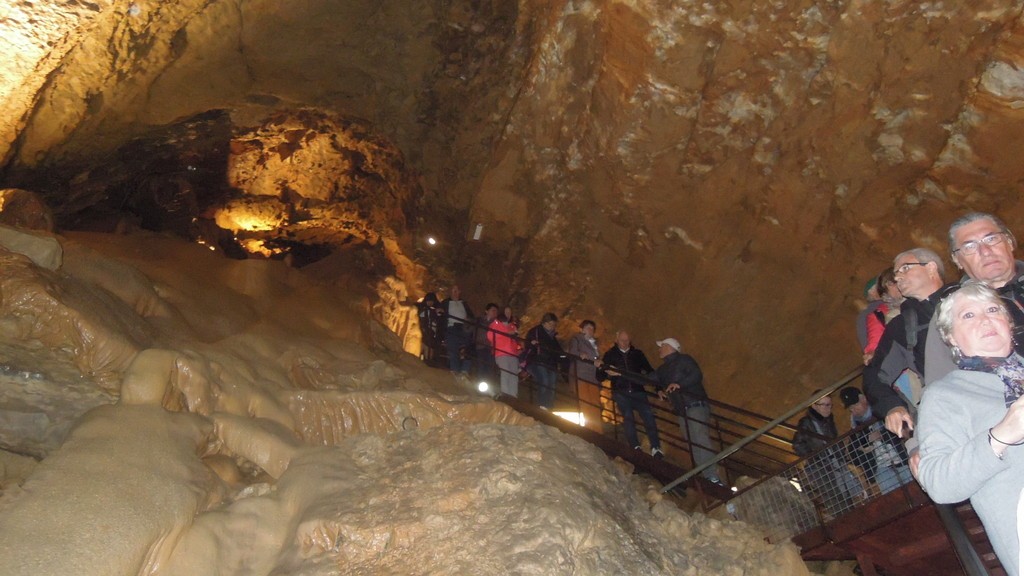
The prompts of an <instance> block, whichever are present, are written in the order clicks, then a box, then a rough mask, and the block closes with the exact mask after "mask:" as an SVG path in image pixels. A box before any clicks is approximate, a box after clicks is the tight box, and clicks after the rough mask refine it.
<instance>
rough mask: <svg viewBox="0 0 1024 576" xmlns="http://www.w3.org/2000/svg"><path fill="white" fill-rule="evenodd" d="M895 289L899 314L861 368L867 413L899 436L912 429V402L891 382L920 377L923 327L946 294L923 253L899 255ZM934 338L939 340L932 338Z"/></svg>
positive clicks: (935, 258)
mask: <svg viewBox="0 0 1024 576" xmlns="http://www.w3.org/2000/svg"><path fill="white" fill-rule="evenodd" d="M893 273H894V274H895V276H896V286H897V288H899V290H900V292H901V293H902V294H903V296H905V297H906V300H904V301H903V304H902V305H900V315H899V316H897V317H896V318H894V319H893V320H892V321H891V322H889V324H887V325H886V327H885V332H884V333H883V334H882V339H881V340H880V341H879V342H878V347H877V348H876V349H875V356H874V358H872V360H871V362H870V363H869V364H868V365H867V367H865V368H864V374H863V380H864V393H865V395H866V396H867V397H868V400H869V401H870V402H871V410H872V411H873V412H874V413H875V414H876V415H877V416H878V417H879V418H883V419H884V421H885V427H886V428H887V429H889V431H891V432H892V433H894V434H896V435H897V436H900V437H903V432H902V430H903V426H904V425H906V426H908V427H909V428H910V429H911V430H913V428H914V420H913V417H912V415H911V414H910V411H909V410H908V407H909V406H910V405H911V403H912V401H913V399H912V398H905V397H904V396H903V395H901V393H900V392H897V391H896V390H894V389H893V386H892V384H893V382H895V381H896V379H897V378H899V377H900V374H902V373H903V372H904V371H905V370H912V371H913V372H914V373H916V374H917V375H918V376H920V375H922V374H923V373H924V360H925V346H926V343H927V339H928V338H927V337H928V325H929V323H930V322H931V318H932V314H934V312H935V308H936V307H937V306H938V304H939V300H941V299H942V298H943V297H944V296H945V295H946V294H947V293H948V292H949V291H950V289H949V287H944V285H943V279H942V277H943V274H944V273H945V269H944V266H943V264H942V258H941V257H940V256H939V255H938V254H936V253H935V252H933V251H932V250H929V249H927V248H914V249H912V250H907V251H906V252H901V253H900V254H898V255H897V256H896V258H895V259H893ZM936 339H938V337H937V336H936Z"/></svg>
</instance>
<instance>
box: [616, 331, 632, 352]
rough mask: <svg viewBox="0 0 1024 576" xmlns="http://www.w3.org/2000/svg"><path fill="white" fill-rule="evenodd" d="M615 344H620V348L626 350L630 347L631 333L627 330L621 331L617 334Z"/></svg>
mask: <svg viewBox="0 0 1024 576" xmlns="http://www.w3.org/2000/svg"><path fill="white" fill-rule="evenodd" d="M615 344H617V345H618V346H619V349H621V350H626V349H627V348H629V334H627V333H625V332H619V333H618V334H616V335H615Z"/></svg>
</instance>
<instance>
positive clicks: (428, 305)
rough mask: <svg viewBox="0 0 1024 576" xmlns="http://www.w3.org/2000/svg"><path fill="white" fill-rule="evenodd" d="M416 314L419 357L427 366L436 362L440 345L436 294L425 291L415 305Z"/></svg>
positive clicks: (439, 320) (439, 316) (439, 317)
mask: <svg viewBox="0 0 1024 576" xmlns="http://www.w3.org/2000/svg"><path fill="white" fill-rule="evenodd" d="M416 316H417V317H418V318H419V322H420V358H422V359H423V361H424V362H426V363H427V365H428V366H434V365H435V364H436V363H437V360H438V357H439V354H438V348H439V347H440V346H441V331H440V322H441V315H440V309H439V308H438V307H437V294H434V293H433V292H427V295H426V296H424V297H423V300H421V301H420V302H419V303H418V304H417V305H416Z"/></svg>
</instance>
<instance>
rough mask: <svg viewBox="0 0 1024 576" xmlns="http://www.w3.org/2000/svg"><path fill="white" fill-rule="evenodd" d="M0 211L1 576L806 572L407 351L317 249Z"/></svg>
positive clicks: (749, 533)
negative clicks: (124, 229)
mask: <svg viewBox="0 0 1024 576" xmlns="http://www.w3.org/2000/svg"><path fill="white" fill-rule="evenodd" d="M0 231H2V232H4V236H2V237H3V238H7V237H16V236H21V237H22V238H21V240H22V241H21V242H20V243H13V242H10V241H9V240H4V242H3V245H4V246H7V247H8V248H10V247H17V250H20V251H17V250H14V251H12V250H10V249H8V248H2V249H0V256H2V257H3V259H4V261H3V266H0V304H2V308H0V347H2V349H3V350H4V351H5V352H6V351H17V353H16V354H12V355H10V356H8V355H6V354H5V356H4V358H5V360H4V365H3V370H2V373H0V376H2V377H0V428H2V432H3V433H2V434H0V448H2V450H0V464H2V465H0V472H3V474H2V475H0V488H2V490H3V491H2V493H0V565H2V566H3V567H4V574H11V575H12V576H14V575H25V576H29V575H31V576H38V575H40V574H80V575H83V576H85V575H90V574H95V575H97V576H111V575H117V574H124V575H130V574H155V575H161V574H163V575H182V576H184V575H188V576H197V575H203V574H210V575H211V576H212V575H215V574H217V575H226V574H237V575H239V576H242V575H245V576H256V575H260V574H267V575H269V574H309V575H312V574H322V575H328V574H331V575H340V574H371V573H372V574H377V573H380V574H413V573H415V574H538V575H539V574H609V573H615V574H625V573H644V574H694V575H696V574H725V573H729V574H732V573H735V574H751V575H756V574H762V575H765V576H768V575H777V574H793V575H799V574H807V570H806V568H805V567H804V565H803V564H802V563H801V561H800V559H799V555H798V554H797V551H796V549H795V547H793V546H792V545H791V544H788V543H787V544H782V545H774V544H768V543H766V542H765V541H764V539H763V536H762V534H761V533H760V532H759V531H758V530H756V529H754V528H752V527H749V526H747V525H745V524H743V523H740V522H736V521H721V520H715V519H711V518H707V517H704V516H701V515H689V514H686V513H685V512H683V511H682V510H680V509H679V508H678V507H677V506H676V504H675V503H674V502H673V501H671V500H667V499H663V498H661V496H660V495H659V494H658V493H657V491H656V488H657V487H656V486H653V485H651V484H650V483H649V482H646V481H644V480H642V479H641V478H639V477H637V476H633V475H631V474H630V472H631V470H629V469H627V467H626V466H624V465H621V464H620V463H616V462H612V461H610V460H609V459H608V458H607V457H606V456H605V455H604V454H603V453H601V452H600V451H599V450H598V449H596V448H595V447H593V446H591V445H589V444H587V443H585V442H583V441H582V440H580V439H578V438H576V437H574V436H570V435H566V434H563V433H561V432H559V431H557V430H555V429H553V428H549V427H546V426H542V425H538V424H536V423H535V422H534V421H532V420H530V419H529V418H526V417H524V416H522V415H521V414H519V413H517V412H514V411H512V410H511V409H510V408H508V407H507V406H506V405H504V404H500V403H496V402H494V401H492V400H491V399H489V398H486V397H482V396H478V395H475V394H471V393H470V392H469V391H467V390H466V389H464V388H462V387H461V384H459V381H457V380H453V379H452V378H451V376H450V375H449V374H448V373H447V372H446V371H440V370H434V369H430V368H427V367H425V366H424V365H423V364H422V363H420V362H419V361H418V360H417V359H415V358H414V357H413V356H411V355H409V354H407V353H405V352H403V351H402V350H401V348H402V345H401V342H400V341H399V340H398V339H397V338H396V336H395V335H394V334H393V333H390V332H388V331H386V330H383V329H372V328H370V327H368V326H367V324H371V325H372V324H375V323H376V321H375V320H372V319H370V318H369V316H368V312H367V310H366V308H365V307H364V306H363V303H362V299H361V298H359V297H349V296H348V295H347V294H346V293H345V292H344V291H343V290H339V289H338V285H337V284H332V283H330V282H327V281H325V280H324V279H325V278H327V277H328V276H329V272H328V270H326V269H325V267H326V266H327V264H328V263H329V262H330V260H324V261H321V262H320V263H318V265H319V266H320V269H319V270H318V279H316V280H314V279H313V278H311V277H310V275H309V274H308V273H307V272H306V271H298V270H295V269H292V268H289V267H288V266H286V265H285V264H284V263H283V262H276V261H257V260H225V259H224V258H223V257H222V256H220V255H218V254H215V253H212V252H211V251H209V250H207V249H206V248H205V247H204V246H201V245H198V244H196V243H194V242H187V241H184V240H182V239H177V238H174V237H170V236H166V235H158V234H154V233H147V232H134V233H130V234H128V235H126V236H116V235H110V234H98V233H71V234H68V235H66V236H56V237H54V236H52V235H48V234H46V233H43V232H34V233H29V232H27V231H19V230H12V229H9V228H0ZM26 245H29V246H34V249H32V250H25V249H24V246H26ZM47 250H49V252H47ZM57 251H59V257H58V255H57V254H54V253H53V252H57ZM26 252H28V253H29V254H32V255H33V257H32V258H30V257H29V256H28V255H26V254H25V253H26ZM46 256H48V257H46ZM36 261H39V262H51V263H52V262H58V264H57V265H54V266H51V267H49V268H45V267H42V266H40V264H38V263H36ZM347 273H348V271H347V270H345V269H336V270H333V274H334V275H335V276H334V277H335V278H342V277H344V276H345V275H346V274H347ZM30 370H31V371H30ZM90 391H91V392H90ZM35 421H48V422H51V423H53V427H52V428H53V430H52V431H50V432H48V433H43V432H42V431H39V430H38V429H37V428H36V427H35V426H34V424H32V423H33V422H35ZM72 424H73V426H72ZM69 428H70V431H69ZM19 433H20V434H21V436H19ZM29 436H32V438H31V439H32V442H31V444H29V443H26V442H27V439H28V438H29ZM19 438H21V442H22V443H20V444H19V443H18V442H19ZM14 452H21V453H28V454H31V455H32V456H36V457H37V458H41V461H40V462H39V464H38V465H35V466H33V465H32V464H31V462H30V459H28V458H24V457H18V456H16V455H14Z"/></svg>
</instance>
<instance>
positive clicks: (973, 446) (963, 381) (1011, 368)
mask: <svg viewBox="0 0 1024 576" xmlns="http://www.w3.org/2000/svg"><path fill="white" fill-rule="evenodd" d="M935 325H936V328H937V330H938V333H939V336H940V337H941V338H942V339H943V341H944V342H946V344H947V345H949V346H950V348H951V350H952V353H953V357H954V359H955V361H956V364H957V367H958V368H959V369H958V370H955V371H953V372H951V373H949V374H947V375H946V376H945V377H944V378H942V379H941V380H938V381H936V382H933V383H931V384H929V385H928V386H927V387H926V388H925V390H924V396H923V398H922V400H921V406H920V410H919V412H918V427H917V435H918V438H919V439H920V456H921V461H920V464H919V466H918V480H919V481H920V482H921V486H922V487H924V489H925V490H926V491H927V492H928V494H929V496H931V497H932V499H933V500H935V501H936V502H938V503H940V504H946V503H955V502H960V501H963V500H965V499H967V498H970V500H971V504H972V505H973V506H974V509H975V510H976V511H977V513H978V517H980V518H981V522H982V524H984V526H985V531H986V532H987V533H988V537H989V540H990V541H991V542H992V547H993V548H994V549H995V552H996V555H997V556H998V557H999V559H1000V561H1001V562H1002V564H1003V568H1004V569H1006V571H1007V573H1008V574H1010V575H1011V576H1012V575H1019V574H1020V573H1021V570H1020V566H1019V561H1020V557H1021V555H1020V544H1019V539H1018V535H1017V531H1018V521H1017V519H1018V506H1019V505H1020V504H1021V491H1022V490H1024V448H1022V447H1021V446H1022V445H1024V400H1021V396H1022V395H1024V358H1022V357H1021V356H1020V355H1019V354H1017V353H1016V352H1014V350H1013V340H1012V338H1011V330H1012V321H1011V319H1010V314H1009V312H1008V311H1007V309H1006V307H1005V306H1004V304H1003V300H1002V299H1001V298H1000V297H999V295H998V294H997V293H996V292H995V291H994V290H992V289H991V288H989V287H988V286H986V285H984V284H982V283H980V282H974V281H971V282H967V283H965V284H964V285H963V287H961V288H960V290H958V291H956V292H954V293H953V294H952V295H950V296H949V297H947V298H946V299H945V300H943V301H942V302H941V303H940V304H939V307H938V310H937V311H936V315H935Z"/></svg>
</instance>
